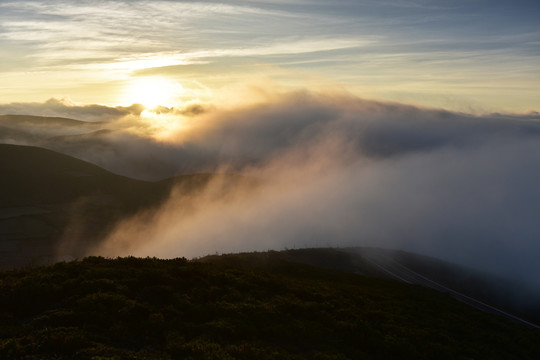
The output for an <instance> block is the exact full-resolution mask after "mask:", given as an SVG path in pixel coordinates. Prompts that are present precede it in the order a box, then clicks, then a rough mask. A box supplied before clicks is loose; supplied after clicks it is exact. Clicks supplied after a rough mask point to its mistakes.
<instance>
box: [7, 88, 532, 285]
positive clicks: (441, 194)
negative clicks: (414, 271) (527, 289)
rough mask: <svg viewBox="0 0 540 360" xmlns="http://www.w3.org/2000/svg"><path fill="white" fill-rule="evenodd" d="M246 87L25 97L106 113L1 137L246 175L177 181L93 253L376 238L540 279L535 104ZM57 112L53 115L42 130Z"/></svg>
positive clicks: (112, 162)
mask: <svg viewBox="0 0 540 360" xmlns="http://www.w3.org/2000/svg"><path fill="white" fill-rule="evenodd" d="M247 92H249V93H251V97H250V98H251V99H253V100H251V101H250V102H248V103H244V104H243V105H234V106H232V105H227V104H221V103H215V104H195V103H193V104H186V106H185V107H184V108H158V109H156V110H155V112H152V111H149V110H144V111H142V110H141V108H139V107H137V106H133V107H127V108H109V107H104V106H98V105H88V106H80V105H70V104H66V103H63V102H61V101H57V100H54V101H49V102H47V103H44V104H27V105H28V107H27V110H28V111H31V112H34V113H37V112H39V111H43V112H47V111H48V114H51V113H54V114H55V115H59V114H62V115H63V116H66V115H69V114H77V115H78V117H79V116H80V117H85V118H86V119H92V120H95V121H100V120H106V121H105V122H101V121H100V122H98V123H80V122H75V123H73V122H65V121H64V122H58V121H59V120H55V119H48V120H47V118H42V119H40V120H39V123H38V122H35V121H34V120H35V119H34V120H32V121H34V122H33V123H26V125H24V124H23V123H22V122H16V121H14V119H11V120H10V121H7V120H6V118H5V117H0V119H2V120H1V121H0V136H2V135H3V136H4V137H3V139H5V134H6V133H7V132H9V131H8V130H9V129H11V130H10V131H11V132H10V136H11V140H12V142H15V143H16V142H17V139H18V141H22V139H24V141H25V143H27V144H34V145H39V146H45V147H49V148H52V149H56V150H58V151H61V152H64V153H68V154H71V155H74V156H76V157H79V158H82V159H85V160H88V161H91V162H94V163H97V164H99V165H101V166H105V167H106V168H107V169H109V170H111V171H113V172H117V173H122V174H127V175H131V176H136V177H139V178H144V179H152V180H159V179H163V178H165V177H168V176H172V175H175V174H184V173H194V172H217V173H221V174H223V173H240V174H243V175H244V176H245V178H241V179H244V180H243V181H239V180H238V179H240V178H235V177H227V176H218V177H216V178H215V179H214V181H212V182H210V184H209V185H208V186H207V187H206V188H205V190H203V191H200V192H197V193H196V194H193V193H188V192H186V191H183V190H182V189H181V188H180V189H177V190H176V191H175V192H174V193H173V194H171V197H170V199H169V200H168V201H167V203H166V204H165V205H164V206H163V207H162V208H160V209H158V210H155V211H152V212H148V213H143V214H138V215H136V216H135V217H133V218H131V219H127V220H125V221H124V222H122V223H119V224H118V225H117V227H116V229H115V230H114V231H113V232H111V234H110V235H109V236H108V238H107V239H106V240H105V241H104V242H102V243H100V246H98V247H97V248H95V249H93V250H92V252H91V253H101V254H103V255H109V256H115V255H127V254H135V255H141V256H147V255H149V256H153V255H155V256H162V257H175V256H188V257H194V256H202V255H205V254H208V253H215V252H233V251H246V250H266V249H282V248H286V247H288V248H290V247H304V246H365V245H369V246H380V247H391V248H400V249H405V250H410V251H416V252H419V253H423V254H427V255H432V256H436V257H439V258H443V259H446V260H450V261H453V262H457V263H460V264H464V265H469V266H475V267H478V268H481V269H484V270H488V271H491V272H496V273H499V274H504V275H507V276H511V277H514V278H519V279H525V280H527V281H529V282H531V283H534V284H536V285H540V284H539V283H538V279H537V276H536V274H538V273H539V272H540V265H539V263H538V261H537V259H536V256H535V254H538V253H539V251H540V243H539V242H538V240H537V237H538V229H537V219H536V214H538V213H539V212H540V191H539V190H538V186H537V184H538V183H539V182H540V170H538V166H537V164H538V163H539V161H540V155H538V154H540V142H539V140H540V117H539V114H538V113H537V112H530V113H526V114H487V115H482V116H478V115H470V114H464V113H455V112H449V111H444V110H438V109H425V108H419V107H414V106H409V105H404V104H397V103H384V102H376V101H369V100H364V99H359V98H357V97H354V96H352V95H350V94H346V93H336V92H334V93H331V92H318V93H317V92H309V91H296V92H287V91H282V90H280V89H276V88H273V87H271V86H267V87H262V88H260V87H259V88H253V87H251V88H249V90H247ZM235 94H236V95H237V96H241V97H243V95H242V93H241V92H235ZM253 94H256V96H253ZM6 106H8V107H9V106H14V108H16V109H18V111H20V112H22V111H23V109H24V106H23V105H22V104H15V105H6ZM3 109H5V108H3ZM8 120H9V119H8ZM19 120H20V119H19ZM47 121H51V122H54V121H57V122H55V123H54V124H55V125H54V126H48V127H47V128H46V125H45V124H47ZM14 123H16V124H18V125H19V127H13V126H14V125H13V124H14ZM6 124H7V125H10V124H11V125H10V126H12V125H13V126H12V127H11V128H9V129H8V127H7V125H6ZM29 124H31V125H29ZM39 124H41V125H39ZM4 125H6V126H4ZM89 125H90V127H88V126H89ZM6 129H8V130H6ZM69 129H78V130H77V132H76V133H73V131H71V130H70V131H71V132H69V131H68V130H69ZM15 130H17V131H20V132H21V133H24V134H26V135H25V136H26V137H24V136H23V135H21V134H20V133H16V132H15ZM30 130H31V131H32V132H30ZM25 131H26V132H25ZM28 134H31V135H32V136H30V135H28ZM245 179H251V180H252V181H245ZM253 183H256V184H257V185H256V186H254V185H253Z"/></svg>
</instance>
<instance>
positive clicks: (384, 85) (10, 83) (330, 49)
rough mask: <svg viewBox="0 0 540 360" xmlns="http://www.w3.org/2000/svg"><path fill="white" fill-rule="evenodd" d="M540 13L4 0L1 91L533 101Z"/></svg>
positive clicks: (509, 108)
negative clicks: (259, 90)
mask: <svg viewBox="0 0 540 360" xmlns="http://www.w3.org/2000/svg"><path fill="white" fill-rule="evenodd" d="M539 16H540V3H539V2H538V1H535V0H512V1H504V0H494V1H488V0H466V1H465V0H451V1H434V0H396V1H386V0H383V1H379V0H378V1H375V0H358V1H350V0H338V1H332V2H328V1H319V0H297V1H294V0H293V1H281V0H275V1H272V0H268V1H264V0H254V1H234V0H233V1H228V2H223V3H220V2H211V1H194V2H186V1H175V0H171V1H141V0H135V1H65V0H50V1H27V0H18V1H9V0H7V1H6V0H1V1H0V103H2V104H9V103H42V102H45V101H47V100H49V99H51V98H54V99H63V100H64V101H70V102H73V103H75V104H100V105H107V106H130V105H132V104H133V103H142V104H143V105H145V106H147V107H152V106H156V105H163V106H168V107H171V106H176V107H178V106H182V104H186V103H189V102H201V101H205V102H214V101H216V100H215V99H217V98H219V99H221V100H222V98H223V97H224V96H223V94H224V93H225V94H230V93H231V92H234V91H235V89H236V88H237V86H238V84H249V83H253V82H254V83H257V84H261V83H266V82H272V83H273V84H279V85H280V86H283V87H285V88H288V89H299V88H308V89H340V90H344V91H348V92H350V93H352V94H354V95H356V96H359V97H362V98H367V99H376V100H386V101H396V102H401V103H409V104H414V105H420V106H425V107H434V108H444V109H448V110H454V111H463V112H469V113H490V112H506V113H526V112H528V111H532V110H539V109H540V66H539V65H538V64H540V23H539V22H538V18H539ZM242 95H245V94H242ZM228 96H229V97H230V95H228ZM227 101H232V100H231V99H230V98H227Z"/></svg>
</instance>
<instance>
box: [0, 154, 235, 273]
mask: <svg viewBox="0 0 540 360" xmlns="http://www.w3.org/2000/svg"><path fill="white" fill-rule="evenodd" d="M0 168H1V169H2V176H1V177H0V268H9V267H13V266H20V265H26V264H28V262H30V261H36V262H41V261H42V260H43V259H47V258H51V259H52V258H54V257H55V256H56V251H57V248H58V244H59V241H61V240H62V239H68V240H69V241H70V242H71V244H70V245H69V246H71V249H68V250H69V251H68V252H67V253H68V254H70V255H72V256H76V257H78V256H82V255H83V254H85V250H86V247H87V246H92V245H95V244H96V243H97V242H99V241H100V240H101V238H102V237H103V236H104V234H106V233H107V231H108V230H109V229H110V227H111V226H113V225H114V224H115V223H116V222H117V221H118V220H119V219H122V218H124V217H126V216H129V215H132V214H134V213H136V212H138V211H141V210H144V209H149V208H152V207H155V206H158V205H159V204H160V203H161V202H162V201H164V200H165V199H166V198H167V196H168V195H169V192H170V190H171V188H172V187H173V186H175V185H179V184H182V185H183V188H184V190H185V191H194V190H195V189H197V188H199V187H202V186H203V185H204V184H205V183H207V182H208V181H209V180H210V178H211V175H210V174H206V175H205V174H200V175H190V176H182V177H178V178H171V179H167V180H164V181H159V182H146V181H140V180H134V179H130V178H127V177H124V176H119V175H115V174H113V173H111V172H108V171H106V170H104V169H102V168H100V167H98V166H96V165H93V164H90V163H88V162H85V161H82V160H79V159H75V158H73V157H70V156H67V155H63V154H60V153H57V152H54V151H51V150H46V149H42V148H37V147H30V146H19V145H8V144H0ZM230 179H231V181H232V182H234V181H237V180H238V177H234V176H230Z"/></svg>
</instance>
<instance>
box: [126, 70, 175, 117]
mask: <svg viewBox="0 0 540 360" xmlns="http://www.w3.org/2000/svg"><path fill="white" fill-rule="evenodd" d="M183 92H184V88H183V87H182V85H181V84H179V83H178V82H175V81H173V80H170V79H166V78H163V77H143V78H137V79H134V80H132V81H130V82H129V83H128V85H127V86H126V89H125V92H124V96H123V97H124V102H125V103H129V104H135V103H137V104H142V105H144V107H146V108H147V109H151V108H155V107H156V106H159V105H161V106H168V107H170V106H174V105H176V103H177V102H178V101H179V99H178V98H179V97H180V95H181V94H182V93H183Z"/></svg>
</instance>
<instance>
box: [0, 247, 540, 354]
mask: <svg viewBox="0 0 540 360" xmlns="http://www.w3.org/2000/svg"><path fill="white" fill-rule="evenodd" d="M276 254H277V253H275V252H269V253H259V254H242V255H235V256H228V257H219V258H218V257H212V258H207V259H205V260H204V261H189V262H188V261H186V260H185V259H176V260H157V259H137V258H123V259H117V260H106V259H103V258H95V257H94V258H87V259H85V260H83V261H81V262H72V263H59V264H56V265H54V266H50V267H45V268H39V269H34V270H28V271H11V272H4V273H0V309H2V310H1V313H0V319H1V321H0V358H41V359H52V358H55V359H72V358H77V359H91V358H122V359H135V358H145V359H177V358H190V359H199V358H201V359H203V358H204V359H255V358H258V359H308V358H309V359H389V358H399V359H433V358H437V359H471V358H472V359H474V358H476V359H480V358H491V359H527V358H529V359H533V358H540V345H539V343H538V341H537V340H538V338H539V336H540V331H538V330H534V329H529V328H526V327H523V326H520V325H517V324H515V323H512V322H510V321H507V320H505V319H503V318H500V317H496V316H493V315H490V314H487V313H484V312H481V311H479V310H476V309H474V308H472V307H469V306H467V305H466V304H463V303H460V302H458V301H456V300H454V299H452V298H451V297H450V296H447V295H444V294H441V293H439V292H436V291H433V290H431V289H427V288H424V287H419V286H415V285H409V284H404V283H399V282H396V281H389V280H384V279H375V278H367V277H363V276H360V275H354V274H350V273H343V272H338V271H333V270H325V269H322V268H317V267H312V266H309V265H303V264H299V263H294V262H289V261H285V260H283V259H282V258H281V256H276Z"/></svg>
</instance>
